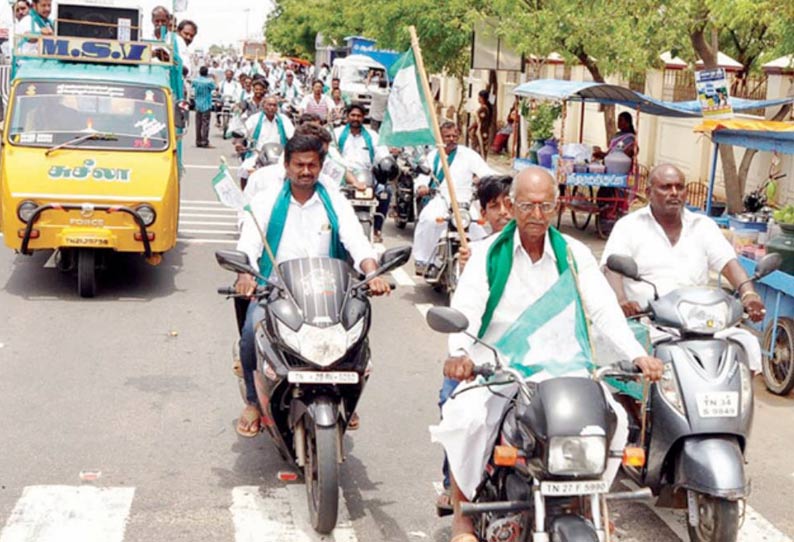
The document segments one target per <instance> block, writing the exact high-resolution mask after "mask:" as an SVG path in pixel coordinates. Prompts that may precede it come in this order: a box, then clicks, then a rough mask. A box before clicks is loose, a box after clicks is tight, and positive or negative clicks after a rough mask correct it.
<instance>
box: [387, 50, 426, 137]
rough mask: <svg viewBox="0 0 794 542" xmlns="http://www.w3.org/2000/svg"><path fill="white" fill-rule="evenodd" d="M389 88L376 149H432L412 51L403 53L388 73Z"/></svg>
mask: <svg viewBox="0 0 794 542" xmlns="http://www.w3.org/2000/svg"><path fill="white" fill-rule="evenodd" d="M389 72H390V73H389V75H390V76H391V78H392V81H393V85H392V89H391V93H390V94H389V102H388V105H387V106H386V116H385V117H384V118H383V124H382V125H381V127H380V131H379V133H378V141H379V144H380V145H385V146H388V147H413V146H420V145H434V144H435V143H436V138H435V137H434V135H433V129H432V128H431V124H430V122H431V121H430V118H431V117H430V108H429V105H428V104H429V100H428V99H427V96H425V93H424V92H423V91H422V83H421V80H420V79H419V71H418V69H417V67H416V58H415V57H414V51H413V49H409V50H408V51H407V52H405V53H404V54H403V55H402V56H401V57H400V58H399V59H397V61H396V62H395V63H394V64H393V65H392V67H391V69H390V70H389Z"/></svg>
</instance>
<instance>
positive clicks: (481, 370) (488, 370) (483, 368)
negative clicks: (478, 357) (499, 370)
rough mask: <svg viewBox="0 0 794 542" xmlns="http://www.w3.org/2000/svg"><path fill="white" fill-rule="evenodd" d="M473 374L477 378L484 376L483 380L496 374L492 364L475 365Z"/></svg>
mask: <svg viewBox="0 0 794 542" xmlns="http://www.w3.org/2000/svg"><path fill="white" fill-rule="evenodd" d="M471 372H472V374H473V375H475V376H482V377H483V378H490V377H492V376H493V375H494V373H495V372H496V371H495V370H494V368H493V366H492V365H491V364H490V363H486V364H485V365H475V366H474V369H472V371H471Z"/></svg>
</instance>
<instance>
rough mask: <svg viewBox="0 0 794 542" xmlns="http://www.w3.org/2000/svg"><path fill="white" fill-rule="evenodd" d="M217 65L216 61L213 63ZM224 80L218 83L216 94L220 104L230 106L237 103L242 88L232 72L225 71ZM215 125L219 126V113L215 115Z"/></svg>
mask: <svg viewBox="0 0 794 542" xmlns="http://www.w3.org/2000/svg"><path fill="white" fill-rule="evenodd" d="M215 64H217V61H216V62H215ZM225 75H226V78H225V79H223V80H222V81H220V82H219V83H218V92H220V94H221V102H222V103H224V104H225V103H228V104H229V105H230V106H232V105H234V104H235V103H237V101H238V100H239V99H240V96H241V94H242V92H243V87H241V86H240V83H238V82H237V80H236V79H235V78H234V71H232V70H226V73H225ZM215 125H216V126H220V125H221V112H220V111H218V113H217V114H216V115H215Z"/></svg>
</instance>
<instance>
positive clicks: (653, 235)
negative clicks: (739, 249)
mask: <svg viewBox="0 0 794 542" xmlns="http://www.w3.org/2000/svg"><path fill="white" fill-rule="evenodd" d="M684 179H685V177H684V174H683V172H681V170H680V169H678V168H677V167H675V166H673V165H671V164H662V165H659V166H656V167H655V168H653V170H651V173H650V175H649V176H648V188H647V191H648V200H649V204H648V205H647V206H646V207H643V208H642V209H638V210H637V211H634V212H633V213H631V214H628V215H626V216H624V217H623V218H621V219H620V220H619V221H618V222H617V223H616V224H615V227H614V229H613V230H612V233H611V235H610V236H609V240H608V241H607V244H606V246H605V247H604V253H603V255H602V256H601V265H602V267H603V268H604V270H605V273H606V276H607V280H608V281H609V284H610V286H612V289H613V290H614V291H615V294H616V295H617V297H618V301H619V302H620V306H621V308H622V309H623V313H624V314H625V315H626V316H627V317H628V316H634V315H636V314H639V313H641V312H642V311H643V309H644V307H646V306H647V305H648V301H650V300H651V299H653V289H652V288H651V286H650V285H648V284H645V283H643V282H637V281H624V280H623V277H622V276H621V275H618V274H617V273H614V272H612V271H610V270H609V269H606V261H607V258H609V256H610V255H612V254H619V255H623V256H631V257H632V258H633V259H634V261H636V262H637V265H638V266H639V269H640V274H641V275H642V276H643V278H646V279H647V280H648V281H650V282H652V283H654V284H655V285H656V286H657V288H658V290H659V295H665V294H667V293H669V292H671V291H673V290H676V289H678V288H681V287H684V286H706V285H707V284H708V282H709V271H714V272H717V273H720V274H721V275H722V276H724V277H725V278H726V279H727V280H728V282H730V284H731V286H733V287H734V288H736V287H738V286H739V285H740V284H741V285H742V286H741V288H740V291H739V293H740V295H741V300H742V304H743V305H744V308H745V310H746V311H747V313H748V314H749V315H750V318H751V319H752V320H754V321H756V322H758V321H761V320H762V319H763V317H764V314H765V313H766V309H764V304H763V302H762V301H761V297H760V296H759V295H758V294H757V293H756V292H755V288H754V287H753V283H752V282H749V281H748V280H747V273H745V271H744V268H742V266H741V264H740V263H739V261H738V260H737V259H736V252H735V251H734V250H733V247H731V244H730V243H729V242H728V241H727V239H725V236H724V235H722V232H720V230H719V228H718V227H717V225H716V224H715V223H714V221H713V220H711V219H710V218H709V217H707V216H705V215H698V214H695V213H693V212H691V211H689V210H688V209H686V208H685V207H684V203H685V202H686V184H685V181H684Z"/></svg>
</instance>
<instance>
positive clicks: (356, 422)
mask: <svg viewBox="0 0 794 542" xmlns="http://www.w3.org/2000/svg"><path fill="white" fill-rule="evenodd" d="M359 427H361V418H359V417H358V412H354V413H353V415H352V416H350V421H349V422H347V430H348V431H355V430H356V429H358V428H359Z"/></svg>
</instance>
